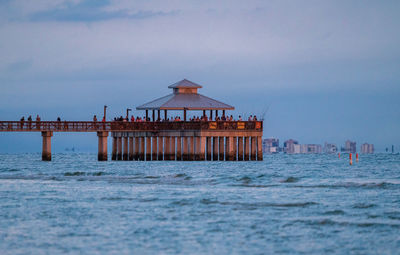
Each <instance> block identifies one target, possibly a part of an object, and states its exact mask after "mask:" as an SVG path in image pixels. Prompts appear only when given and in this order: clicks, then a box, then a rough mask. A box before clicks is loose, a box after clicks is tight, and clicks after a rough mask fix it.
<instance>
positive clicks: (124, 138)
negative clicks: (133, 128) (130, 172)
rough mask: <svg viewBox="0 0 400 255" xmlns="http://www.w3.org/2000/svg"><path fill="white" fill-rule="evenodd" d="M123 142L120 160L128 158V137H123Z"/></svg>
mask: <svg viewBox="0 0 400 255" xmlns="http://www.w3.org/2000/svg"><path fill="white" fill-rule="evenodd" d="M123 141H124V152H123V154H122V159H123V160H128V159H129V158H128V145H129V144H128V137H127V136H124V137H123Z"/></svg>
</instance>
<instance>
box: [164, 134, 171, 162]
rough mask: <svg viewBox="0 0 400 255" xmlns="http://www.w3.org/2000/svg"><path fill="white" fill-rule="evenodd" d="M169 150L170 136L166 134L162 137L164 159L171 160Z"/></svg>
mask: <svg viewBox="0 0 400 255" xmlns="http://www.w3.org/2000/svg"><path fill="white" fill-rule="evenodd" d="M170 150H171V144H170V137H169V136H166V137H164V160H171V155H170V153H171V152H170Z"/></svg>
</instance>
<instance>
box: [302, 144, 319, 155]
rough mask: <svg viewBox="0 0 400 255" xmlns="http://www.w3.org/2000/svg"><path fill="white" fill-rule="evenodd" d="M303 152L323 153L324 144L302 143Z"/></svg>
mask: <svg viewBox="0 0 400 255" xmlns="http://www.w3.org/2000/svg"><path fill="white" fill-rule="evenodd" d="M301 153H305V154H315V153H322V146H321V145H320V144H302V145H301Z"/></svg>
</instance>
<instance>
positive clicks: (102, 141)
mask: <svg viewBox="0 0 400 255" xmlns="http://www.w3.org/2000/svg"><path fill="white" fill-rule="evenodd" d="M97 137H98V140H99V144H98V153H97V160H98V161H107V137H108V132H107V131H98V132H97Z"/></svg>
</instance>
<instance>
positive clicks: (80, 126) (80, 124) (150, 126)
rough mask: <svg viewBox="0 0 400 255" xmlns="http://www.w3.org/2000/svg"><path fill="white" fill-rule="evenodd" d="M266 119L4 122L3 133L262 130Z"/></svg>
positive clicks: (1, 125) (0, 122) (0, 127)
mask: <svg viewBox="0 0 400 255" xmlns="http://www.w3.org/2000/svg"><path fill="white" fill-rule="evenodd" d="M262 128H263V122H262V121H196V122H193V121H177V122H151V121H149V122H123V121H111V122H94V121H0V132H35V131H36V132H40V131H54V132H96V131H142V130H143V131H162V130H262Z"/></svg>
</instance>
